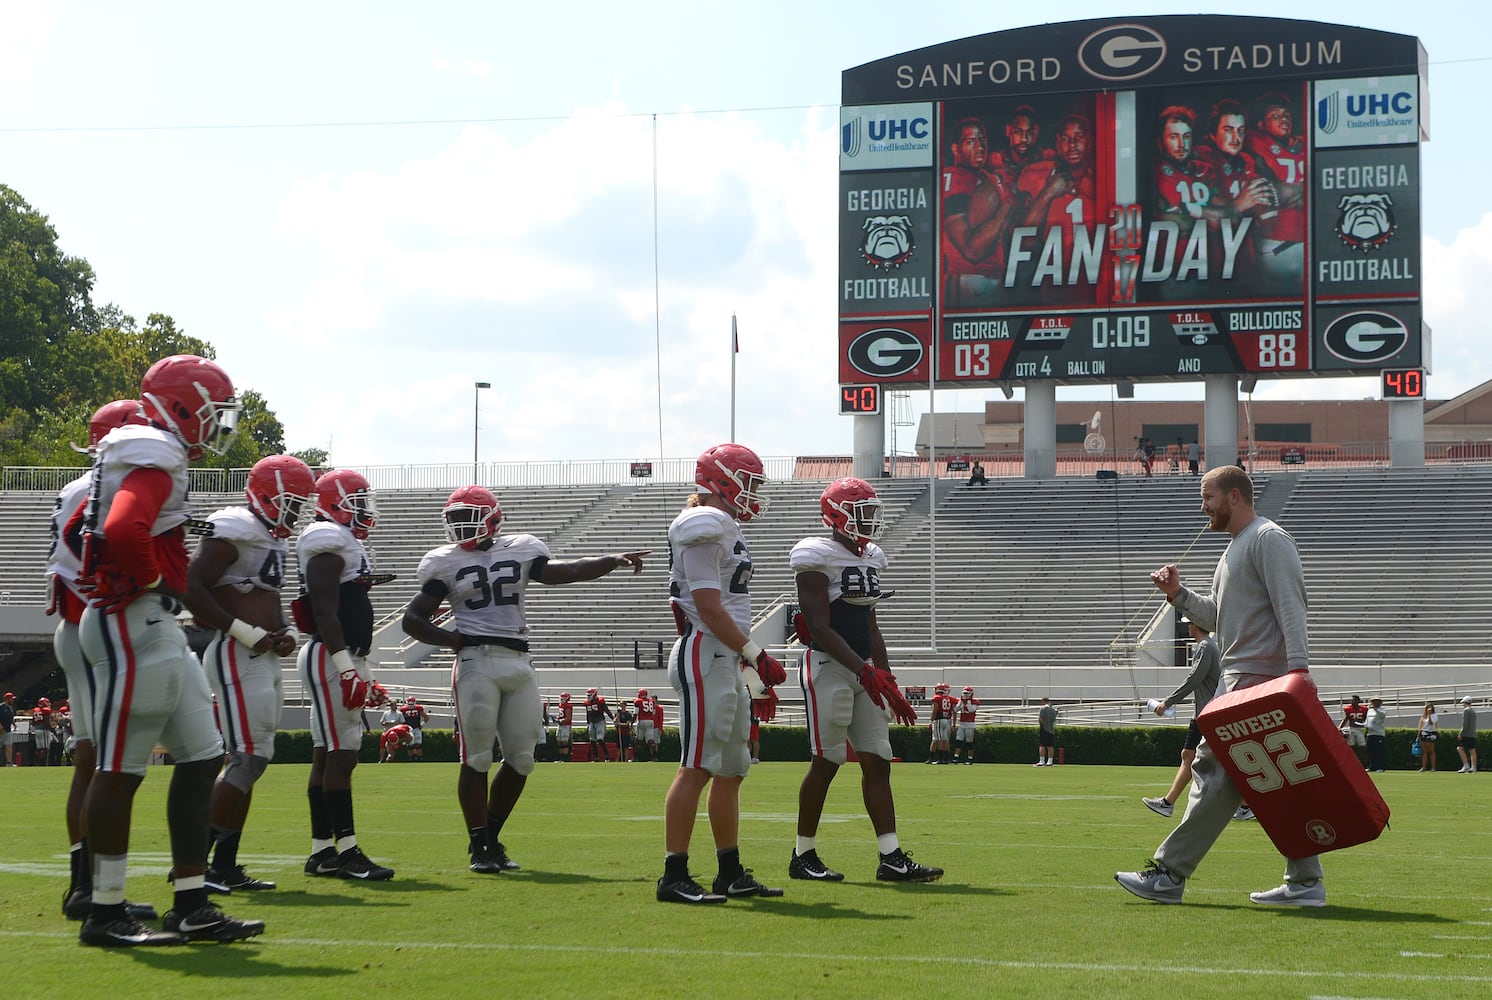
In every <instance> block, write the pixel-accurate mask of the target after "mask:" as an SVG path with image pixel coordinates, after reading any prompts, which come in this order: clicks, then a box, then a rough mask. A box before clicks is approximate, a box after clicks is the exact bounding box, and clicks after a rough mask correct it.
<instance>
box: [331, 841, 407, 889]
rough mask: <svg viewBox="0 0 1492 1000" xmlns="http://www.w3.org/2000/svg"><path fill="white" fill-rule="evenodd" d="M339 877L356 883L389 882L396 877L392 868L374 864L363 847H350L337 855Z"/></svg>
mask: <svg viewBox="0 0 1492 1000" xmlns="http://www.w3.org/2000/svg"><path fill="white" fill-rule="evenodd" d="M336 864H337V877H338V878H350V879H352V880H353V881H356V882H387V881H388V880H389V879H391V878H393V877H394V870H393V869H392V868H385V867H383V865H379V864H374V863H373V859H372V858H370V857H368V856H367V855H366V854H364V853H363V849H362V848H361V847H355V846H354V847H349V848H347V850H345V851H343V852H342V853H341V854H338V855H337V862H336Z"/></svg>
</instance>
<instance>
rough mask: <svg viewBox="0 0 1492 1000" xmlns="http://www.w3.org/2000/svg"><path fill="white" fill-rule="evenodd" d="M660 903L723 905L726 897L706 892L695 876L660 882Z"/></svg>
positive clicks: (660, 880) (661, 879)
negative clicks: (695, 879)
mask: <svg viewBox="0 0 1492 1000" xmlns="http://www.w3.org/2000/svg"><path fill="white" fill-rule="evenodd" d="M658 902H660V903H723V902H725V896H723V895H721V894H720V893H718V892H706V891H705V888H704V886H702V885H700V884H699V883H698V882H696V881H694V876H693V875H685V876H684V877H683V878H681V879H675V880H673V881H669V880H668V879H667V878H660V879H659V880H658Z"/></svg>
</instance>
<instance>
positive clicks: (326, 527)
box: [295, 521, 368, 583]
mask: <svg viewBox="0 0 1492 1000" xmlns="http://www.w3.org/2000/svg"><path fill="white" fill-rule="evenodd" d="M324 552H330V553H332V554H333V555H337V556H341V557H342V575H341V576H339V577H338V578H337V582H338V583H351V582H352V581H353V580H356V579H357V578H358V577H360V576H363V575H364V574H366V573H367V572H368V550H367V549H366V548H364V547H363V543H362V542H361V541H359V540H358V538H357V536H356V535H354V534H353V533H352V529H351V528H349V527H347V526H346V525H345V524H338V523H337V522H336V521H312V522H311V523H310V524H308V525H306V526H305V527H304V528H303V529H301V533H300V538H299V539H297V540H296V543H295V556H296V560H297V562H299V563H300V575H301V579H302V580H304V579H305V578H306V565H307V564H308V563H310V561H311V559H312V558H313V557H315V556H319V555H321V554H322V553H324Z"/></svg>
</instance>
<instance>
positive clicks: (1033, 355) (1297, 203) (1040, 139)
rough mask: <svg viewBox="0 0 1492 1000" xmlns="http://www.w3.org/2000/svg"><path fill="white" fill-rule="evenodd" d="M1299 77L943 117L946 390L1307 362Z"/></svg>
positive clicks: (980, 105) (945, 110)
mask: <svg viewBox="0 0 1492 1000" xmlns="http://www.w3.org/2000/svg"><path fill="white" fill-rule="evenodd" d="M1306 106H1308V105H1307V102H1306V86H1305V84H1303V83H1298V82H1297V83H1290V84H1285V85H1280V84H1273V85H1270V86H1268V87H1266V86H1263V85H1254V86H1252V87H1239V86H1213V87H1186V88H1182V87H1171V88H1156V89H1151V90H1142V91H1138V92H1136V93H1134V94H1132V95H1130V99H1129V100H1127V101H1120V100H1119V99H1118V98H1117V97H1116V95H1114V94H1112V93H1102V94H1095V93H1088V94H1077V95H1055V96H1044V97H1040V98H1034V99H1033V98H1029V97H1026V98H1005V99H977V100H967V101H949V102H945V103H944V104H943V105H942V106H941V109H940V111H941V116H942V117H941V124H942V132H941V135H942V137H943V141H942V142H941V144H940V146H939V160H938V174H939V185H938V186H939V195H940V202H939V212H940V218H939V222H940V226H939V240H940V247H939V249H940V258H941V262H942V266H941V270H940V280H941V286H940V291H941V301H942V305H943V309H942V313H943V323H942V324H941V329H942V331H943V339H944V342H945V343H944V350H943V351H942V352H941V361H940V364H939V378H940V379H947V380H953V381H957V380H960V379H989V378H1090V377H1097V378H1102V377H1123V376H1127V375H1128V376H1154V375H1187V374H1205V373H1209V372H1234V371H1260V372H1288V371H1304V370H1307V369H1308V368H1309V367H1310V345H1309V340H1310V338H1309V322H1308V315H1307V311H1306V305H1305V303H1306V301H1307V284H1308V277H1309V270H1308V261H1307V258H1308V252H1307V246H1308V242H1307V225H1306V220H1307V213H1308V210H1309V204H1308V201H1309V198H1308V190H1309V184H1308V174H1307V169H1306V167H1307V165H1306V155H1307V153H1306V151H1307V143H1306V140H1305V138H1304V136H1303V135H1302V121H1301V115H1302V111H1301V109H1302V108H1303V107H1306Z"/></svg>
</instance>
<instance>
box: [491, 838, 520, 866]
mask: <svg viewBox="0 0 1492 1000" xmlns="http://www.w3.org/2000/svg"><path fill="white" fill-rule="evenodd" d="M492 856H493V857H494V858H496V859H497V864H498V867H499V868H501V869H502V870H503V871H505V872H516V871H518V870H519V869H520V868H522V867H523V866H522V865H520V864H519V863H518V862H516V861H514V860H513V859H512V858H510V857H508V852H507V849H506V848H504V847H503V842H502V841H500V840H499V841H498V842H497V844H496V846H494V847H493V848H492Z"/></svg>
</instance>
